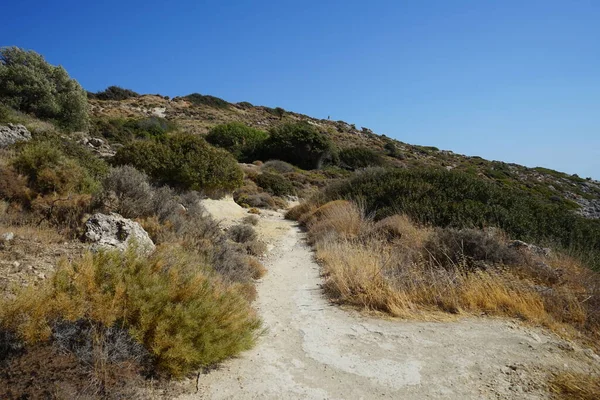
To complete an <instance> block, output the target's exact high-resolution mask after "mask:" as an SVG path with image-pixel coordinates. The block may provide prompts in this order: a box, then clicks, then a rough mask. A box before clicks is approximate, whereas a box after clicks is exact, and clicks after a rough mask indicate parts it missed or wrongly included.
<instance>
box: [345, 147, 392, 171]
mask: <svg viewBox="0 0 600 400" xmlns="http://www.w3.org/2000/svg"><path fill="white" fill-rule="evenodd" d="M338 157H339V163H340V166H341V167H343V168H349V169H359V168H367V167H378V166H381V165H383V164H385V160H384V158H383V157H382V156H381V155H380V154H379V153H377V152H375V151H374V150H371V149H369V148H367V147H351V148H348V149H342V150H340V151H339V153H338Z"/></svg>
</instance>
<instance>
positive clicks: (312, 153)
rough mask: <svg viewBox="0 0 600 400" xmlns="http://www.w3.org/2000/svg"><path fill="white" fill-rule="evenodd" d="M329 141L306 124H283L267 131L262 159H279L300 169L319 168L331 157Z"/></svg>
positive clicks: (314, 128) (331, 146)
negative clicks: (267, 136) (267, 135)
mask: <svg viewBox="0 0 600 400" xmlns="http://www.w3.org/2000/svg"><path fill="white" fill-rule="evenodd" d="M332 148H333V145H332V143H331V140H330V139H329V138H328V137H327V136H326V135H325V134H323V133H321V132H319V130H318V129H317V128H316V127H314V126H313V125H310V124H309V123H307V122H296V123H285V124H282V125H279V126H276V127H274V128H271V130H270V131H269V138H268V139H267V140H266V142H265V149H264V157H265V158H272V159H281V160H283V161H287V162H289V163H292V164H294V165H296V166H298V167H300V168H302V169H318V168H321V166H322V165H323V163H324V161H325V159H326V158H327V157H328V156H330V155H331V152H332Z"/></svg>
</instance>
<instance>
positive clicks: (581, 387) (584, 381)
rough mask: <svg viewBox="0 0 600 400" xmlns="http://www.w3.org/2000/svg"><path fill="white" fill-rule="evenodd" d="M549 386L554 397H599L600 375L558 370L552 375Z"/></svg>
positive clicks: (572, 399)
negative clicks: (558, 371)
mask: <svg viewBox="0 0 600 400" xmlns="http://www.w3.org/2000/svg"><path fill="white" fill-rule="evenodd" d="M549 387H550V391H551V393H552V394H553V397H554V398H556V399H569V400H597V399H600V375H592V374H583V373H573V372H560V373H557V374H554V375H552V377H551V378H550V381H549Z"/></svg>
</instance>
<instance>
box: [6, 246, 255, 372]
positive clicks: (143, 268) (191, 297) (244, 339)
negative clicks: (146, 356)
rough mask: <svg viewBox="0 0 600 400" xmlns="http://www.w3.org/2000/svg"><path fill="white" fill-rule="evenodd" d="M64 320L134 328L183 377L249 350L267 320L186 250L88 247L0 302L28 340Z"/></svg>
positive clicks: (158, 359) (9, 322) (165, 366)
mask: <svg viewBox="0 0 600 400" xmlns="http://www.w3.org/2000/svg"><path fill="white" fill-rule="evenodd" d="M60 320H63V321H80V320H82V321H89V323H92V324H99V325H100V326H103V327H106V328H111V327H115V328H116V327H121V328H123V329H126V330H127V331H128V333H129V335H131V337H132V338H133V339H134V340H135V341H137V342H139V343H141V344H142V345H143V346H144V347H145V348H146V349H147V350H148V352H149V353H150V354H151V357H152V361H153V364H154V365H156V367H157V368H159V369H160V370H162V371H165V372H167V373H169V374H171V375H173V376H176V377H178V376H182V375H184V374H186V373H188V372H189V371H191V370H193V369H197V368H198V367H202V366H207V365H211V364H213V363H216V362H218V361H221V360H223V359H224V358H227V357H230V356H233V355H235V354H237V353H239V352H240V351H243V350H246V349H248V348H249V347H251V346H252V345H253V344H254V341H255V338H256V334H257V331H258V329H259V327H260V322H259V320H258V318H257V317H256V315H255V313H254V312H253V311H252V309H251V308H250V306H249V304H248V302H247V301H246V300H244V298H243V297H242V296H241V295H240V293H239V291H238V289H237V288H236V287H235V286H229V287H228V286H225V285H224V284H222V283H221V282H220V281H219V279H218V278H216V277H214V276H212V275H211V272H210V269H209V268H208V267H207V266H206V265H205V264H204V262H203V261H202V260H201V259H199V258H198V257H197V256H195V255H193V254H190V253H187V252H185V251H182V249H171V250H166V249H163V250H162V251H159V252H157V253H155V254H154V255H153V256H152V257H150V258H143V257H140V256H137V255H136V254H135V252H134V251H130V252H129V253H127V254H125V255H121V254H119V253H105V252H101V253H97V254H93V255H92V254H88V255H86V256H85V257H84V258H83V259H81V260H79V261H77V262H74V263H71V264H66V263H65V264H63V265H62V266H61V267H60V268H59V270H58V271H57V273H56V275H55V276H54V277H52V278H51V279H49V280H48V281H46V282H45V283H44V284H43V285H42V286H41V287H38V288H29V289H24V290H23V291H21V292H20V293H19V294H18V295H17V297H16V299H14V300H4V301H3V302H2V307H0V325H1V326H2V328H4V329H6V330H8V331H11V332H14V333H16V334H17V335H18V337H19V338H20V339H22V340H23V341H24V342H25V343H27V344H34V343H38V342H44V341H47V340H49V339H51V337H52V331H53V330H52V324H53V323H55V321H60ZM84 345H85V343H84Z"/></svg>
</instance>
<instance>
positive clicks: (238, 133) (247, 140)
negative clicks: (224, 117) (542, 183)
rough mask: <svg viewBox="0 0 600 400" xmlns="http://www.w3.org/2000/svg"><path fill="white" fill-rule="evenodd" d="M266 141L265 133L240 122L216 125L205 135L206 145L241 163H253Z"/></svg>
mask: <svg viewBox="0 0 600 400" xmlns="http://www.w3.org/2000/svg"><path fill="white" fill-rule="evenodd" d="M266 139H267V133H266V132H263V131H261V130H258V129H254V128H251V127H249V126H247V125H244V124H242V123H240V122H230V123H228V124H224V125H217V126H215V127H214V128H212V129H211V130H210V131H209V132H208V135H206V141H207V142H208V143H210V144H212V145H214V146H217V147H221V148H223V149H225V150H227V151H229V152H230V153H231V154H233V155H234V157H235V158H236V159H238V160H239V161H241V162H252V161H254V160H255V159H256V156H257V154H258V153H257V152H258V150H259V149H260V148H261V146H262V144H263V143H264V141H265V140H266Z"/></svg>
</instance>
